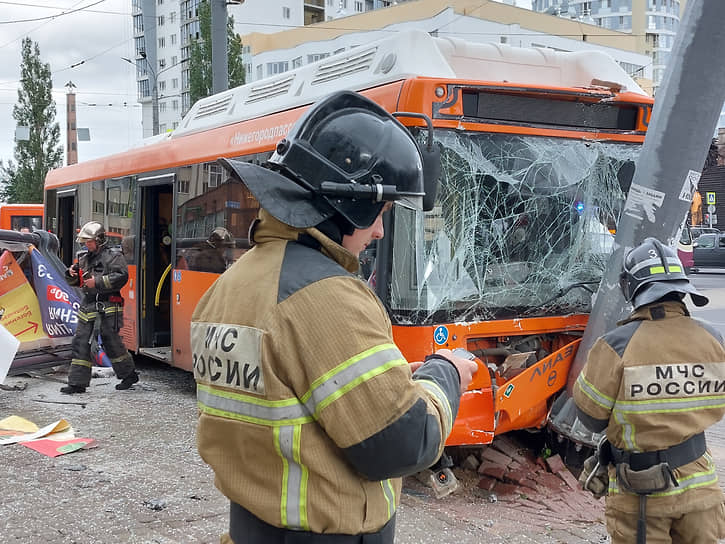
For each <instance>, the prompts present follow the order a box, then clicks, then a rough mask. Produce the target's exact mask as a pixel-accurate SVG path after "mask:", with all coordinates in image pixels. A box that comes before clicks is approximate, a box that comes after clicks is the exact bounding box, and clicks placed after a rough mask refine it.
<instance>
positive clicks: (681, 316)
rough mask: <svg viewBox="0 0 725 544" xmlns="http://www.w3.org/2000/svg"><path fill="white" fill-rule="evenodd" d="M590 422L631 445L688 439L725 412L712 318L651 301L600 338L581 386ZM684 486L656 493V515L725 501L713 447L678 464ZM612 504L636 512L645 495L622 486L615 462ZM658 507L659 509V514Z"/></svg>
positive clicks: (651, 506) (723, 365)
mask: <svg viewBox="0 0 725 544" xmlns="http://www.w3.org/2000/svg"><path fill="white" fill-rule="evenodd" d="M574 400H575V402H576V405H577V408H578V410H579V413H580V418H581V419H582V421H583V422H584V423H585V424H586V425H587V426H589V427H590V428H592V429H594V430H603V429H604V428H606V430H607V437H608V439H609V441H610V442H611V443H612V444H613V445H614V446H616V447H617V448H620V449H623V450H627V451H631V452H643V451H656V450H661V449H665V448H668V447H670V446H674V445H676V444H679V443H681V442H684V441H685V440H687V439H688V438H690V437H691V436H693V435H695V434H698V433H700V432H702V431H704V430H705V429H707V428H708V427H709V426H710V425H712V424H713V423H716V422H717V421H719V420H720V419H721V418H722V416H723V414H724V413H725V348H723V344H722V339H721V337H720V335H719V333H718V332H717V331H716V330H715V329H713V328H712V327H711V326H710V325H709V324H707V323H705V322H702V321H699V320H696V319H693V318H691V317H689V314H688V312H687V309H686V307H685V305H684V304H683V303H680V302H676V301H668V302H663V303H655V304H651V305H647V306H644V307H642V308H640V309H639V310H637V311H636V312H634V313H633V314H632V315H631V316H630V318H629V319H627V320H626V321H624V322H623V323H622V324H620V326H618V327H617V328H616V329H614V330H613V331H611V332H609V333H607V334H605V335H604V336H602V337H601V338H599V339H598V340H597V342H596V343H595V344H594V346H593V347H592V349H591V351H590V352H589V355H588V359H587V364H586V365H585V366H584V368H583V369H582V372H581V374H580V375H579V377H578V378H577V381H576V383H575V386H574ZM675 477H676V478H677V481H678V483H679V486H677V487H674V488H672V489H670V490H668V491H666V492H663V493H656V494H653V495H650V498H649V500H648V502H647V510H648V512H653V515H660V514H661V515H669V514H676V513H685V512H689V511H693V510H696V509H704V508H710V507H712V506H715V505H716V504H718V503H720V502H722V501H723V494H722V492H721V491H720V487H719V484H718V479H717V474H716V473H715V466H714V464H713V462H712V458H711V457H710V455H709V453H706V454H705V455H703V456H702V457H700V458H699V459H698V460H696V461H694V462H692V463H689V464H687V465H684V466H682V467H679V468H677V469H675ZM607 505H608V506H611V507H612V508H615V509H618V510H621V511H625V512H630V513H636V512H637V509H638V499H637V497H636V496H634V495H632V494H629V493H626V492H624V491H623V490H621V489H620V488H619V486H618V484H617V481H616V477H615V475H614V469H613V468H610V487H609V495H608V497H607ZM654 512H658V514H654Z"/></svg>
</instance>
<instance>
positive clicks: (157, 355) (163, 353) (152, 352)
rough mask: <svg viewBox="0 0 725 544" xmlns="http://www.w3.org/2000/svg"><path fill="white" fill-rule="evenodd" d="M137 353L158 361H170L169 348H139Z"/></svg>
mask: <svg viewBox="0 0 725 544" xmlns="http://www.w3.org/2000/svg"><path fill="white" fill-rule="evenodd" d="M138 352H139V353H140V354H141V355H145V356H146V357H151V358H152V359H158V360H159V361H167V362H169V361H171V346H162V347H158V348H139V349H138Z"/></svg>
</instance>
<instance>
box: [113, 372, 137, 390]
mask: <svg viewBox="0 0 725 544" xmlns="http://www.w3.org/2000/svg"><path fill="white" fill-rule="evenodd" d="M137 381H138V374H136V372H132V373H131V374H129V375H128V376H126V377H125V378H124V379H122V380H121V383H117V384H116V389H118V390H119V391H123V390H125V389H128V388H129V387H131V386H132V385H133V384H135V383H136V382H137Z"/></svg>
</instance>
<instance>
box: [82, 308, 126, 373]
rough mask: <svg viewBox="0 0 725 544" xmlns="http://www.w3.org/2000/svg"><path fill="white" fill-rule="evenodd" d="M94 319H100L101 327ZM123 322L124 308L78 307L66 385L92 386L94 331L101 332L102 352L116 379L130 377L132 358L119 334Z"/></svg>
mask: <svg viewBox="0 0 725 544" xmlns="http://www.w3.org/2000/svg"><path fill="white" fill-rule="evenodd" d="M96 308H98V310H97V309H96ZM97 319H98V320H100V327H98V326H97V325H96V320H97ZM122 323H123V306H121V305H120V304H113V303H111V304H109V303H106V304H104V305H101V306H98V307H96V306H93V307H91V308H86V307H81V309H80V311H79V312H78V327H77V328H76V334H75V336H74V337H73V344H72V346H73V360H72V361H71V365H70V372H69V373H68V385H75V386H79V387H88V386H89V385H90V383H91V367H92V366H93V363H92V361H93V355H92V353H91V344H95V342H94V341H93V340H94V338H93V336H94V330H96V331H99V332H100V336H101V341H102V344H103V349H104V350H105V352H106V355H108V358H109V359H110V360H111V364H112V365H113V370H114V372H115V373H116V377H118V379H120V380H122V379H124V378H125V377H127V376H130V375H131V374H133V372H134V371H135V367H134V364H133V359H132V358H131V354H130V353H129V352H128V350H127V349H126V347H125V346H124V345H123V341H122V340H121V337H120V336H119V335H118V331H119V330H120V328H121V324H122Z"/></svg>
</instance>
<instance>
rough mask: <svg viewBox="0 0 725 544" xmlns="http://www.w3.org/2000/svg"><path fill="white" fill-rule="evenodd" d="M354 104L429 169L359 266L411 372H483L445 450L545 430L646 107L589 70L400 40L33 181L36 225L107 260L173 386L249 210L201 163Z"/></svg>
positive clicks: (638, 96)
mask: <svg viewBox="0 0 725 544" xmlns="http://www.w3.org/2000/svg"><path fill="white" fill-rule="evenodd" d="M342 89H350V90H356V91H359V92H362V93H363V94H364V95H366V96H367V97H369V98H371V99H372V100H374V101H376V102H377V103H378V104H380V105H381V106H382V107H384V108H385V109H387V110H388V111H390V112H400V114H399V115H398V118H399V120H400V121H401V122H402V123H403V124H404V125H406V126H407V127H408V128H409V129H410V131H411V132H412V134H413V135H414V136H415V137H416V138H417V139H418V141H419V142H420V144H421V145H422V146H429V147H430V146H436V147H438V148H439V149H440V153H441V176H440V186H439V190H438V194H437V196H436V199H435V201H434V202H433V206H432V210H431V211H428V212H421V211H414V210H409V209H404V208H402V207H394V208H393V210H392V212H391V213H390V214H387V215H388V217H386V219H385V221H386V223H385V231H386V237H385V238H384V239H383V240H379V241H378V242H377V244H376V245H375V247H369V248H368V249H367V250H366V251H365V252H364V253H363V254H361V256H360V257H361V267H360V274H361V276H362V277H363V279H364V280H365V281H368V283H369V284H370V285H371V286H372V287H373V288H374V289H375V291H376V293H377V294H378V296H379V297H380V299H381V300H382V302H383V304H384V305H385V307H386V308H387V310H388V312H389V315H390V319H391V321H392V323H393V334H394V337H395V341H396V343H397V344H398V346H399V347H400V349H401V351H402V352H403V354H404V355H405V356H406V357H407V358H408V360H410V361H416V360H422V358H423V357H424V356H425V355H426V354H427V353H430V352H431V351H434V350H435V349H439V348H451V349H454V348H465V349H467V350H468V351H470V352H472V353H474V354H475V355H476V356H477V357H478V358H479V359H480V361H481V365H482V367H483V368H481V370H480V371H479V372H478V373H477V375H476V377H475V379H474V381H473V383H472V384H471V386H470V387H469V390H468V391H467V392H466V393H465V394H464V395H463V397H462V399H461V404H460V410H459V414H458V418H457V420H456V423H455V425H454V428H453V432H452V433H451V435H450V437H449V439H448V442H447V443H448V445H468V444H487V443H490V442H491V441H492V440H493V438H494V436H496V435H497V434H500V433H504V432H507V431H511V430H515V429H526V428H538V427H541V426H543V425H544V424H545V423H546V418H547V414H548V411H549V408H550V406H551V403H552V401H553V398H554V396H555V395H556V394H557V392H558V391H560V390H561V389H562V388H563V387H564V386H565V384H566V377H567V373H568V368H569V365H570V363H571V361H572V359H573V357H574V355H575V353H576V349H577V346H578V343H579V341H580V338H581V335H582V332H583V330H584V328H585V326H586V323H587V316H588V313H589V311H590V310H591V305H592V296H593V293H594V292H595V291H596V289H597V285H598V284H599V281H600V279H601V277H602V272H603V270H604V267H605V264H606V261H607V259H608V257H609V254H610V253H611V251H612V247H613V240H614V237H613V235H612V231H613V229H614V228H615V226H616V223H617V220H618V218H619V215H620V212H621V209H622V207H623V205H624V202H625V196H626V193H627V190H628V188H629V183H630V182H631V179H632V174H633V171H634V163H635V159H636V157H637V154H638V152H639V150H640V148H641V145H642V143H643V141H644V136H645V132H646V129H647V124H648V122H649V118H650V114H651V110H652V104H653V101H652V99H651V98H650V97H649V96H647V95H646V94H645V93H644V92H643V91H642V90H641V89H640V88H639V87H638V86H637V85H636V83H635V82H634V81H633V80H632V79H631V78H630V77H629V76H628V75H627V74H626V73H625V72H624V71H623V70H622V69H621V68H620V67H619V66H618V65H617V64H616V63H615V62H614V61H613V60H612V59H611V58H610V57H608V56H607V55H604V54H602V53H599V52H594V51H586V52H578V53H562V52H555V51H553V50H545V49H522V48H512V47H508V46H505V45H498V44H496V45H493V44H480V43H471V42H465V41H462V40H459V39H453V38H434V37H431V36H429V35H428V34H426V33H424V32H420V31H407V32H401V33H397V34H395V35H393V36H392V37H390V38H386V39H384V40H381V41H378V42H374V43H370V44H367V45H362V46H359V47H356V48H354V49H350V50H348V51H345V52H342V53H339V54H337V55H334V56H331V57H328V58H325V59H323V60H320V61H318V62H315V63H312V64H309V65H306V66H303V67H301V68H298V69H295V70H292V71H290V72H285V73H283V74H278V75H276V76H274V77H271V78H268V79H264V80H260V81H255V82H253V83H249V84H246V85H243V86H241V87H238V88H235V89H230V90H228V91H224V92H222V93H219V94H217V95H215V96H211V97H209V98H205V99H202V100H200V101H199V102H197V103H196V104H195V105H194V106H193V107H192V109H191V110H190V111H189V113H188V114H187V115H186V116H185V118H184V119H183V120H182V122H181V124H180V126H179V127H178V128H177V129H175V130H174V131H173V132H171V133H169V134H167V135H163V136H161V137H160V138H158V139H157V140H155V141H153V142H150V143H148V144H146V145H143V146H140V147H138V148H135V149H131V150H129V151H128V152H125V153H120V154H117V155H113V156H110V157H105V158H103V159H98V160H93V161H88V162H83V163H79V164H75V165H72V166H68V167H65V168H60V169H57V170H53V171H51V172H49V174H48V176H47V178H46V184H45V203H46V213H47V215H46V225H47V226H48V227H49V228H51V229H52V230H53V232H56V233H58V236H59V239H60V254H61V258H62V259H63V260H64V262H65V264H66V265H69V264H70V263H71V262H72V259H73V255H74V253H75V251H77V250H78V247H76V246H75V245H74V233H75V229H76V228H77V227H78V226H79V225H81V224H83V223H85V222H86V221H98V222H100V223H102V224H103V225H104V226H105V228H106V231H107V232H108V233H109V234H110V235H111V237H113V238H114V240H115V242H114V243H116V244H117V245H118V246H119V247H120V248H121V250H122V251H123V252H124V255H125V256H126V259H127V261H128V265H129V275H130V276H129V277H130V280H129V282H128V284H127V286H126V287H125V288H124V291H123V296H124V298H125V301H126V304H125V307H124V327H123V329H122V331H121V335H122V338H123V339H124V341H125V343H126V345H127V347H128V348H129V349H130V350H132V351H133V352H135V353H139V354H144V355H146V356H149V357H153V358H156V359H159V360H162V361H166V362H168V363H169V364H171V365H174V366H178V367H181V368H185V369H188V370H191V368H192V354H191V348H190V342H189V330H190V319H191V314H192V311H193V310H194V308H195V306H196V304H197V302H198V300H199V298H200V297H201V295H202V294H203V293H204V291H205V290H206V289H207V288H208V287H209V286H210V285H211V284H212V283H213V282H214V280H215V279H216V278H217V277H218V275H219V274H220V273H221V272H223V271H224V270H225V269H226V268H227V267H228V266H230V265H231V264H232V263H233V262H234V261H235V260H236V259H237V258H239V256H240V255H242V254H243V253H244V252H245V251H246V250H247V248H248V246H249V243H248V239H247V233H248V229H249V226H250V224H251V223H252V221H253V220H254V219H255V217H256V216H257V211H258V203H257V201H256V200H255V199H254V197H253V196H252V195H251V194H250V193H249V192H248V191H247V189H246V188H245V187H244V186H243V185H242V184H241V183H239V182H235V181H233V180H230V179H227V177H226V175H225V174H224V170H223V168H222V167H221V166H220V165H219V164H218V163H217V159H218V158H220V157H228V158H235V159H237V160H243V161H249V162H254V163H256V164H261V163H263V162H264V161H265V160H267V159H268V158H269V157H270V156H271V154H272V152H273V151H274V148H275V146H276V144H277V142H278V141H279V140H280V139H282V138H283V137H284V136H285V135H286V134H287V132H288V130H289V129H290V127H291V126H292V124H293V123H294V122H295V121H296V120H297V119H298V118H299V117H300V116H301V115H302V114H303V113H304V111H305V110H306V108H307V107H308V106H309V105H310V104H311V103H313V102H314V101H315V100H317V99H319V98H321V97H323V96H326V95H328V94H329V93H331V92H334V91H338V90H342Z"/></svg>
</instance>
